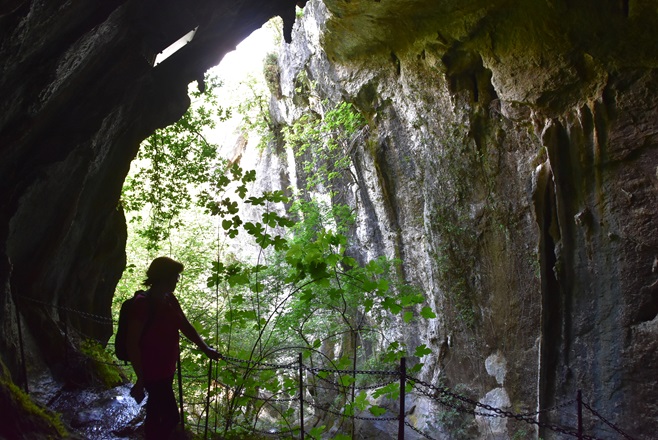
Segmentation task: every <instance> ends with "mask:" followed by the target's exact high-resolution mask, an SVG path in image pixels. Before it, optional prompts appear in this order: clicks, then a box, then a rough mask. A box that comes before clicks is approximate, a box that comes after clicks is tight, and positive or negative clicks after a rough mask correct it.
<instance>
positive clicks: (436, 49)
mask: <svg viewBox="0 0 658 440" xmlns="http://www.w3.org/2000/svg"><path fill="white" fill-rule="evenodd" d="M656 24H658V16H657V14H656V10H655V7H654V6H651V4H650V2H641V1H640V2H612V1H610V2H589V1H580V2H549V1H547V2H531V3H530V2H525V3H524V4H523V5H519V4H516V3H515V4H514V5H513V6H512V5H510V4H509V3H507V2H491V1H486V2H485V1H477V0H474V1H460V2H454V1H450V2H448V1H446V2H443V1H435V0H434V1H423V0H417V1H404V2H385V1H381V2H372V1H365V0H362V1H361V0H352V1H350V2H343V1H337V0H326V1H324V2H310V3H309V5H308V6H307V7H306V9H305V12H304V17H303V19H302V20H301V23H300V25H299V27H297V28H295V31H294V35H295V39H294V42H293V45H292V46H288V47H286V48H284V50H282V52H281V54H280V65H281V66H280V68H281V91H282V96H281V97H280V98H279V99H276V100H275V101H274V102H273V104H272V108H273V109H274V112H273V113H274V114H275V115H276V116H277V118H278V120H279V122H280V123H282V124H291V123H292V122H293V121H294V120H295V119H296V118H297V117H299V115H300V114H301V113H302V112H304V111H315V112H320V111H321V109H319V108H318V104H317V103H314V102H313V101H310V102H309V101H308V100H304V99H301V98H300V96H299V92H296V91H295V90H296V89H295V86H296V85H297V86H298V85H299V81H302V80H303V78H304V77H307V78H308V82H309V84H313V86H314V87H315V92H316V93H317V94H318V95H319V97H320V99H319V100H321V99H328V100H329V101H331V102H334V103H338V102H342V101H347V102H350V103H352V104H353V105H354V106H355V107H357V108H358V109H359V111H360V112H361V113H362V114H363V115H364V116H365V117H366V118H367V119H368V126H369V132H368V136H367V139H366V140H365V141H363V142H361V143H359V144H358V146H357V147H355V148H354V149H353V150H351V151H350V152H349V154H350V159H351V173H352V176H353V177H352V178H351V179H347V180H346V181H345V183H344V184H345V187H344V190H343V191H341V194H342V195H343V197H344V198H343V201H345V200H348V201H349V203H350V204H351V205H352V206H353V207H354V208H355V210H356V212H357V223H356V226H355V228H354V231H353V235H354V237H353V239H354V240H356V243H357V244H356V245H355V246H354V247H353V249H352V250H351V252H353V253H354V254H355V255H357V256H358V257H359V258H361V259H367V258H370V257H374V256H377V255H379V254H386V255H388V256H390V257H397V258H401V259H402V262H403V266H402V270H403V273H404V275H405V277H406V279H407V280H409V281H410V282H412V283H414V284H415V285H417V286H419V287H420V288H422V289H423V290H424V291H425V293H426V296H427V303H428V304H429V305H431V306H432V307H433V308H434V310H435V311H436V314H437V318H436V319H434V320H432V321H431V322H430V325H429V326H428V325H422V326H420V327H419V328H417V329H414V330H413V331H411V332H410V334H407V335H403V336H404V337H406V339H407V341H408V342H410V343H425V344H427V345H428V346H430V347H432V348H433V349H434V354H433V355H431V359H430V360H429V361H427V359H425V367H424V368H423V371H422V375H423V379H424V380H428V381H432V382H433V383H438V382H439V381H444V382H445V383H447V384H448V385H450V386H452V387H457V388H458V389H461V390H464V391H465V392H466V393H467V394H468V393H472V396H473V397H474V398H475V400H478V399H479V400H480V401H481V402H489V403H491V402H494V401H496V402H503V403H505V405H504V406H505V408H506V409H511V410H514V411H516V412H517V413H532V412H534V411H537V410H540V411H542V412H541V414H540V416H539V420H540V422H541V423H542V424H551V423H553V424H560V425H563V426H571V427H572V428H575V426H574V424H573V420H574V417H575V405H570V406H568V407H563V408H560V409H555V410H551V408H553V407H554V406H556V405H560V404H562V403H565V402H568V401H570V400H572V399H574V398H575V397H576V392H577V390H578V389H581V390H582V391H583V396H584V398H585V399H586V400H587V401H588V402H589V404H590V405H592V407H593V408H595V409H596V410H597V411H599V412H600V413H601V415H604V416H605V417H606V418H607V419H608V420H609V421H611V422H612V423H615V424H617V425H618V426H619V427H620V428H621V429H623V430H625V431H626V432H628V433H629V435H631V436H633V437H637V438H647V439H648V438H651V436H652V435H654V434H653V429H652V428H649V426H654V427H655V426H657V424H658V413H657V412H656V409H655V406H653V405H652V404H650V403H649V402H652V401H653V400H655V397H656V396H657V395H658V394H657V391H658V390H657V386H658V385H657V384H656V380H655V377H658V376H656V373H657V371H656V367H655V366H656V365H657V363H656V361H657V360H658V355H657V354H656V352H655V341H656V333H655V322H656V319H658V318H656V316H657V314H658V290H657V289H658V288H657V286H658V282H657V280H658V263H656V261H658V260H657V257H656V254H657V253H658V235H657V234H656V233H655V231H656V227H657V226H658V224H657V222H658V217H657V215H656V214H658V211H657V207H658V148H657V146H658V138H657V133H658V129H656V126H655V122H652V121H656V120H657V119H656V118H657V116H658V94H657V93H656V92H655V90H656V85H658V84H657V82H656V81H657V80H658V77H657V73H658V72H657V71H656V66H658V64H657V62H658V50H657V48H656V46H655V44H653V43H652V42H651V41H650V38H649V37H648V35H649V33H648V30H649V29H652V28H653V27H654V26H655V25H656ZM297 89H299V87H298V88H297ZM501 365H502V367H501ZM501 368H502V369H501ZM503 370H504V371H503ZM492 371H493V372H492ZM503 378H504V381H503ZM421 405H422V406H423V407H426V405H428V403H427V402H424V403H422V404H421ZM430 406H431V404H430ZM547 410H548V411H547ZM444 411H445V407H443V406H440V405H437V406H435V407H434V408H433V409H432V410H429V411H427V413H428V414H433V416H427V417H425V418H423V416H418V417H417V418H415V419H414V420H415V422H414V423H415V425H416V426H417V427H419V428H424V429H431V426H434V427H436V426H437V423H435V422H436V420H434V419H432V417H434V415H436V414H441V413H442V412H444ZM484 418H485V417H479V418H478V420H477V423H476V421H475V420H473V419H472V418H471V419H470V420H461V421H459V423H461V426H460V427H459V429H461V430H462V432H472V431H468V430H469V429H473V428H474V426H475V425H477V427H479V434H477V435H478V436H480V437H481V438H511V437H513V436H515V435H516V436H517V438H520V437H518V436H522V437H523V436H524V435H527V436H529V437H530V436H532V435H539V436H541V437H542V438H560V435H562V434H559V433H556V432H554V431H552V430H550V429H545V428H541V429H540V430H539V432H537V431H536V430H535V427H534V426H528V425H527V424H526V423H519V422H518V421H515V420H510V421H509V423H506V424H505V423H500V424H497V425H496V426H495V429H493V428H492V426H493V425H490V424H488V423H484V422H482V420H481V419H484ZM443 422H446V423H444V426H445V425H448V424H449V422H455V421H454V420H452V421H450V420H443ZM601 423H602V422H601V421H600V420H598V419H595V418H586V420H585V429H586V432H587V433H589V434H590V435H595V436H596V435H600V436H605V435H606V434H605V432H606V431H605V430H604V428H602V427H601V426H602V424H601ZM438 424H439V425H441V423H438ZM494 431H495V432H494ZM436 432H441V429H440V428H439V431H436ZM469 435H472V434H469ZM469 438H472V437H469ZM523 438H525V437H523Z"/></svg>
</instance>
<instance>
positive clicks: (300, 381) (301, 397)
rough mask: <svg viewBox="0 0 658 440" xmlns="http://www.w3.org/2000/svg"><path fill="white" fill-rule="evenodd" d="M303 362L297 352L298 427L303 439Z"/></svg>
mask: <svg viewBox="0 0 658 440" xmlns="http://www.w3.org/2000/svg"><path fill="white" fill-rule="evenodd" d="M303 373H304V364H302V354H301V353H299V427H300V429H301V434H300V438H301V439H302V440H304V375H303Z"/></svg>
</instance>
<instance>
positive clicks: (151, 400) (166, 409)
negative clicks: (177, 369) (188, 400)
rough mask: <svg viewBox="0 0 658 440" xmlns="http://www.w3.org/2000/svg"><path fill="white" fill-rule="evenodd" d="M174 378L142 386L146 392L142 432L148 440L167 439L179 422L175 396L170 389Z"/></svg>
mask: <svg viewBox="0 0 658 440" xmlns="http://www.w3.org/2000/svg"><path fill="white" fill-rule="evenodd" d="M173 381H174V378H173V376H172V377H171V378H169V379H165V380H160V381H157V382H149V383H146V384H145V385H144V387H145V388H146V391H147V392H148V400H147V401H146V420H145V421H144V430H145V433H146V438H147V439H148V440H151V439H158V440H163V439H167V438H169V436H170V435H171V433H172V432H173V431H174V429H175V428H176V425H177V424H178V421H179V416H178V406H177V405H176V396H174V390H173V389H172V384H173Z"/></svg>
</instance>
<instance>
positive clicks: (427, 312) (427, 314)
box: [420, 306, 436, 319]
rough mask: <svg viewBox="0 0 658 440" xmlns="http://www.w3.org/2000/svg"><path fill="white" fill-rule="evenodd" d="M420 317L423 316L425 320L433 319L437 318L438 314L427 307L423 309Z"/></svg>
mask: <svg viewBox="0 0 658 440" xmlns="http://www.w3.org/2000/svg"><path fill="white" fill-rule="evenodd" d="M420 316H422V317H423V318H425V319H432V318H436V313H434V311H432V308H431V307H427V306H425V307H423V310H421V311H420Z"/></svg>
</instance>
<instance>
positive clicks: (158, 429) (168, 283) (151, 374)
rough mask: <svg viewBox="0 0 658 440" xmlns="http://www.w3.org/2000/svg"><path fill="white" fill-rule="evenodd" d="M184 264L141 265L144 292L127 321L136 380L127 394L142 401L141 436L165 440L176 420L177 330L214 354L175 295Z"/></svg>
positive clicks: (165, 260) (167, 260)
mask: <svg viewBox="0 0 658 440" xmlns="http://www.w3.org/2000/svg"><path fill="white" fill-rule="evenodd" d="M183 269H184V266H183V265H182V264H181V263H179V262H178V261H175V260H172V259H171V258H167V257H159V258H156V259H155V260H153V262H152V263H151V265H150V266H149V268H148V270H147V271H146V280H145V281H144V285H145V286H147V287H148V290H146V292H144V293H142V294H139V295H138V296H137V297H136V298H135V302H134V305H133V308H132V317H131V318H132V319H131V320H130V321H129V325H128V332H127V334H128V339H127V349H128V356H129V357H130V362H131V363H132V366H133V369H134V370H135V374H137V382H136V383H135V386H134V387H133V389H132V390H131V392H130V394H131V395H132V396H133V397H134V398H135V400H137V401H138V402H140V401H141V400H142V399H143V398H144V390H146V392H147V393H148V401H147V402H146V421H145V422H144V427H145V432H146V438H147V439H149V440H150V439H158V440H166V439H168V438H169V437H170V436H171V434H172V433H173V431H174V429H175V428H176V425H178V422H179V414H178V406H177V405H176V398H175V396H174V390H173V388H172V385H173V381H174V374H175V373H176V363H177V361H178V356H179V350H180V347H179V343H178V342H179V335H178V331H179V330H180V331H181V332H182V333H183V335H185V336H186V337H187V338H188V339H189V340H190V341H192V342H194V343H195V344H196V345H197V346H198V347H199V348H200V349H201V350H202V351H203V352H204V353H205V354H206V355H207V356H208V357H210V358H212V359H215V360H216V359H218V358H219V356H220V355H219V352H217V350H215V349H214V348H211V347H209V346H208V345H207V344H206V343H205V342H204V341H203V339H202V338H201V336H199V333H197V331H196V330H195V329H194V327H193V326H192V324H190V322H189V321H188V320H187V317H186V316H185V314H184V313H183V310H182V309H181V307H180V304H179V303H178V300H177V299H176V297H175V296H174V290H175V289H176V284H177V283H178V279H179V277H180V274H181V272H182V271H183Z"/></svg>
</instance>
